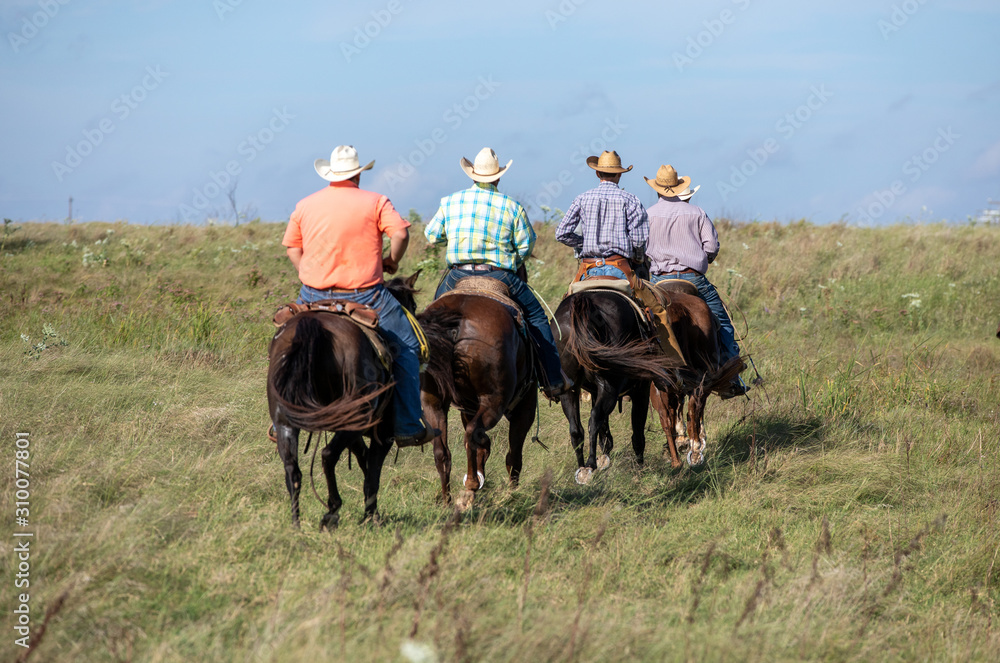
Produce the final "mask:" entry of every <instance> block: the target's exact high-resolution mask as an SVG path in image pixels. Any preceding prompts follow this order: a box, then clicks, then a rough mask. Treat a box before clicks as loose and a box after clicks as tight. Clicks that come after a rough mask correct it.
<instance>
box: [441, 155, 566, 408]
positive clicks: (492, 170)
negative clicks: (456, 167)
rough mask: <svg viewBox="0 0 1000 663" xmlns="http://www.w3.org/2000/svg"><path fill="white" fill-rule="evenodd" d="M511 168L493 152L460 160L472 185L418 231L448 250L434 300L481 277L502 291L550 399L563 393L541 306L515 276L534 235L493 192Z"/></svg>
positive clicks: (518, 211) (521, 214)
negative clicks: (519, 315) (513, 305)
mask: <svg viewBox="0 0 1000 663" xmlns="http://www.w3.org/2000/svg"><path fill="white" fill-rule="evenodd" d="M512 163H513V160H511V161H508V162H507V165H506V166H504V167H503V168H501V167H500V162H499V160H498V159H497V155H496V152H494V151H493V150H492V149H490V148H488V147H484V148H483V149H482V150H480V152H479V154H477V155H476V159H475V162H470V161H469V160H468V159H466V158H465V157H462V159H461V161H460V162H459V164H460V165H461V167H462V170H463V171H464V172H465V174H466V175H468V176H469V177H470V178H471V179H472V181H473V182H474V183H475V184H474V185H473V186H471V187H470V188H468V189H463V190H461V191H458V192H456V193H453V194H451V195H450V196H446V197H445V198H442V199H441V207H440V208H439V209H438V211H437V213H436V214H435V215H434V218H433V219H431V221H430V223H428V224H427V227H426V228H425V229H424V235H426V237H427V241H428V242H430V244H432V245H433V244H443V243H447V245H448V251H447V261H448V267H449V271H448V272H447V273H446V274H445V275H444V278H443V279H442V280H441V284H440V285H439V286H438V288H437V292H435V293H434V297H435V299H436V298H438V297H440V296H441V295H442V294H443V293H445V292H448V291H449V290H452V289H454V288H455V285H456V284H457V283H458V281H459V280H460V279H462V278H465V277H467V276H487V277H490V278H494V279H497V280H498V281H501V282H502V283H503V284H504V285H506V286H507V289H508V290H509V292H510V296H511V298H513V299H514V301H516V302H517V303H518V304H519V305H520V306H521V309H522V310H523V311H524V313H525V318H526V321H527V323H528V333H529V334H530V335H531V339H532V341H533V342H534V344H535V347H536V348H537V349H538V354H539V355H540V357H539V358H540V363H541V368H542V371H540V372H541V376H540V377H541V378H542V381H543V383H544V393H545V396H546V397H547V398H550V399H556V398H558V397H559V396H560V395H561V394H562V393H564V392H565V390H566V381H565V379H564V376H563V374H562V370H561V368H560V363H559V352H558V350H556V345H555V339H554V338H553V336H552V330H551V329H550V328H549V320H548V318H547V317H546V315H545V311H544V310H543V309H542V305H541V304H540V303H539V302H538V299H537V298H536V297H535V295H534V293H533V292H532V291H531V289H530V288H529V287H528V286H527V284H526V283H525V282H524V281H523V280H522V279H521V278H519V277H518V275H517V271H518V269H520V268H521V267H522V266H523V265H524V261H525V260H527V259H528V256H530V255H531V250H532V249H533V248H534V246H535V238H536V235H535V230H534V228H532V227H531V223H530V222H529V221H528V215H527V214H526V213H525V211H524V208H523V207H522V206H521V204H520V203H518V202H517V201H516V200H514V199H513V198H511V197H510V196H508V195H506V194H503V193H500V192H499V191H498V190H497V183H498V182H499V181H500V178H501V177H502V176H503V175H504V173H506V172H507V169H508V168H510V165H511V164H512Z"/></svg>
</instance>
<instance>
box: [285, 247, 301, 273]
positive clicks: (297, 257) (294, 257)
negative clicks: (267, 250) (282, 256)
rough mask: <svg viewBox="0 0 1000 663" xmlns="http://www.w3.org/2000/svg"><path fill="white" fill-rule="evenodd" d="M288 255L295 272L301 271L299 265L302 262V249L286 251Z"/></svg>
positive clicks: (296, 248)
mask: <svg viewBox="0 0 1000 663" xmlns="http://www.w3.org/2000/svg"><path fill="white" fill-rule="evenodd" d="M286 253H288V259H289V260H291V261H292V267H294V268H295V271H296V272H298V271H299V263H300V262H302V248H301V247H292V248H290V249H288V250H287V251H286Z"/></svg>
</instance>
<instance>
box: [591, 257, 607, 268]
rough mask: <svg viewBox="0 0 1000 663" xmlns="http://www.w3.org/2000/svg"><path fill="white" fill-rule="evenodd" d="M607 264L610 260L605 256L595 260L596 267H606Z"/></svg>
mask: <svg viewBox="0 0 1000 663" xmlns="http://www.w3.org/2000/svg"><path fill="white" fill-rule="evenodd" d="M606 264H608V261H607V260H605V259H604V258H598V259H597V260H595V261H594V266H595V267H604V266H605V265H606Z"/></svg>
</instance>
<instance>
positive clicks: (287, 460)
mask: <svg viewBox="0 0 1000 663" xmlns="http://www.w3.org/2000/svg"><path fill="white" fill-rule="evenodd" d="M274 430H275V433H276V435H277V438H278V455H279V456H280V457H281V460H282V462H283V463H284V465H285V487H286V488H287V489H288V496H289V498H290V499H291V502H292V524H293V525H294V526H295V527H299V526H300V522H299V495H300V494H301V491H302V471H301V470H300V469H299V459H298V456H299V429H298V428H292V427H291V426H289V425H288V424H286V423H275V424H274Z"/></svg>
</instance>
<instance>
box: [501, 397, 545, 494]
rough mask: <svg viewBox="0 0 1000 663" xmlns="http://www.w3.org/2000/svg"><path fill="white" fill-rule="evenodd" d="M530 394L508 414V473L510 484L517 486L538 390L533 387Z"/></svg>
mask: <svg viewBox="0 0 1000 663" xmlns="http://www.w3.org/2000/svg"><path fill="white" fill-rule="evenodd" d="M529 393H530V396H526V397H525V398H523V399H521V402H520V403H518V404H517V407H515V408H514V411H513V412H511V413H510V414H508V415H507V421H508V422H510V428H509V430H508V435H507V442H508V447H509V448H510V450H509V451H508V452H507V458H506V461H507V474H508V476H510V485H511V487H512V488H516V487H517V485H518V482H519V481H520V479H521V466H522V464H523V462H524V440H525V438H526V437H528V432H529V431H530V430H531V424H532V423H533V422H534V420H535V406H536V404H537V403H538V392H537V391H535V390H534V389H532V390H531V391H530V392H529Z"/></svg>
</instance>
